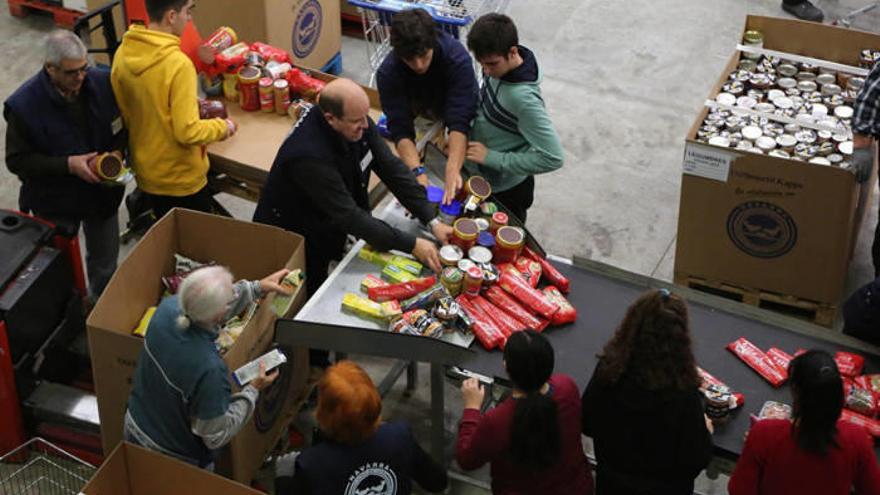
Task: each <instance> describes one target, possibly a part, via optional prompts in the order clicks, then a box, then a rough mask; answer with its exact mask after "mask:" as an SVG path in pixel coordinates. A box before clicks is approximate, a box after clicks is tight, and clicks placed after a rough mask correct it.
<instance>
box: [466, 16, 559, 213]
mask: <svg viewBox="0 0 880 495" xmlns="http://www.w3.org/2000/svg"><path fill="white" fill-rule="evenodd" d="M467 45H468V48H469V49H470V50H471V51H472V52H474V56H475V58H476V59H477V61H478V62H479V63H480V65H481V66H482V68H483V76H484V80H483V87H482V88H481V90H480V104H479V107H478V108H477V117H476V119H474V123H473V126H472V127H471V134H470V143H469V144H468V149H467V155H466V157H467V162H466V163H465V169H466V170H467V172H468V173H469V174H471V175H482V176H483V177H485V178H486V180H488V181H489V183H490V184H492V192H493V193H494V194H495V198H496V199H497V200H498V201H500V202H501V203H502V204H503V205H504V206H505V207H507V209H508V210H509V211H510V212H511V213H513V214H514V215H516V216H517V217H518V218H519V219H520V220H521V221H522V222H523V223H525V221H526V212H527V210H528V209H529V207H530V206H532V202H533V200H534V192H535V178H534V176H535V174H543V173H546V172H551V171H553V170H556V169H558V168H559V167H561V166H562V159H563V151H562V144H560V142H559V136H558V135H557V134H556V131H555V130H554V129H553V123H552V122H551V121H550V117H549V116H548V115H547V109H546V108H544V100H543V99H542V98H541V88H540V83H541V72H540V70H539V69H538V62H537V61H536V60H535V55H534V54H533V53H532V51H531V50H529V49H528V48H526V47H524V46H522V45H520V44H519V39H518V37H517V33H516V26H515V25H514V24H513V21H512V20H511V19H510V18H509V17H507V16H506V15H502V14H494V13H493V14H487V15H484V16H482V17H480V18H479V19H477V21H476V22H475V23H474V25H473V26H472V27H471V30H470V32H469V33H468V37H467Z"/></svg>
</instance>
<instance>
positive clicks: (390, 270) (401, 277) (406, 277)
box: [382, 263, 419, 284]
mask: <svg viewBox="0 0 880 495" xmlns="http://www.w3.org/2000/svg"><path fill="white" fill-rule="evenodd" d="M382 276H383V277H385V280H387V281H389V282H391V283H392V284H402V283H405V282H412V281H413V280H416V279H417V278H419V277H417V276H415V275H413V274H412V273H410V272H408V271H406V270H404V269H403V268H401V267H399V266H397V265H392V264H391V263H388V264H387V265H385V268H383V269H382Z"/></svg>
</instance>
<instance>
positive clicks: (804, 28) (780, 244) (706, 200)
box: [675, 16, 880, 305]
mask: <svg viewBox="0 0 880 495" xmlns="http://www.w3.org/2000/svg"><path fill="white" fill-rule="evenodd" d="M745 29H746V30H751V29H756V30H758V31H761V32H762V33H763V34H764V47H765V48H767V49H771V50H777V51H781V52H787V53H793V54H799V55H804V56H808V57H813V58H818V59H823V60H827V61H833V62H839V63H843V64H847V65H853V66H858V56H859V52H860V50H862V49H864V48H874V49H880V36H877V35H874V34H869V33H863V32H858V31H853V30H849V29H841V28H836V27H832V26H828V25H822V24H818V23H811V22H802V21H793V20H787V19H776V18H770V17H757V16H749V17H748V18H747V21H746V27H745ZM738 60H739V54H738V53H735V54H734V55H733V57H731V59H730V61H729V63H728V64H727V67H725V69H724V72H723V73H722V75H721V77H720V78H719V80H718V82H717V84H716V85H715V87H714V89H713V92H712V94H711V95H710V97H709V99H714V97H715V95H717V94H718V92H719V91H720V89H721V86H722V85H723V84H724V83H725V82H726V81H727V78H728V74H729V73H730V72H731V71H733V70H734V69H735V68H736V66H737V63H738ZM707 113H708V109H706V108H704V109H703V111H702V112H701V113H700V115H699V116H698V117H697V119H696V121H695V122H694V124H693V126H692V127H691V129H690V132H689V133H688V136H687V139H686V141H687V142H686V146H685V167H686V168H687V167H688V162H689V161H690V163H691V164H693V163H694V162H693V161H692V159H693V158H694V157H700V158H701V161H702V163H708V164H711V166H709V167H708V168H705V169H702V172H700V173H702V174H703V176H699V174H698V175H694V174H693V173H685V174H683V175H682V185H681V200H680V206H679V219H678V239H677V245H676V255H675V281H676V282H677V283H680V284H686V283H687V281H688V279H689V278H690V277H697V278H701V279H705V280H708V281H712V282H721V283H724V284H729V285H732V286H736V287H740V288H745V289H749V290H758V291H767V292H770V293H775V294H781V295H785V296H794V297H796V298H799V299H802V300H805V301H811V302H816V303H823V304H830V305H836V304H837V303H838V301H839V299H840V296H841V293H842V291H843V287H844V281H845V278H846V273H847V268H848V266H849V260H850V258H851V257H852V254H853V251H854V248H855V244H856V238H857V235H858V232H859V229H860V226H861V221H862V217H863V215H864V209H865V206H866V204H867V205H870V204H871V202H870V197H871V194H872V191H873V188H874V184H876V177H872V178H871V179H869V180H868V181H867V182H866V183H865V184H863V185H860V184H858V183H856V181H855V178H854V176H853V174H852V173H851V172H849V171H847V170H842V169H840V168H836V167H831V166H824V165H815V164H809V163H805V162H797V161H793V160H786V159H780V158H774V157H769V156H766V155H755V154H751V153H746V152H741V151H736V150H733V149H731V148H718V147H715V146H709V145H708V144H704V143H699V142H697V141H696V139H695V138H696V132H697V130H698V129H699V127H700V126H701V125H702V123H703V121H704V119H705V117H706V115H707ZM728 161H729V172H728V173H727V174H723V173H721V174H720V175H719V176H715V177H714V178H710V176H713V175H715V172H717V171H718V170H722V171H723V170H724V166H723V164H724V163H728ZM718 164H721V166H720V167H714V165H718ZM713 168H717V169H718V170H715V171H713V170H711V169H713ZM876 170H877V167H876V164H875V166H874V174H876ZM706 172H708V173H706Z"/></svg>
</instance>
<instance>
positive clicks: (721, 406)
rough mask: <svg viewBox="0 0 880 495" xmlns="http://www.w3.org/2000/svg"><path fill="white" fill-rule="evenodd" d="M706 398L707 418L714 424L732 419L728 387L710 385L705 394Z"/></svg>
mask: <svg viewBox="0 0 880 495" xmlns="http://www.w3.org/2000/svg"><path fill="white" fill-rule="evenodd" d="M703 394H704V395H705V396H706V416H708V417H709V419H711V420H712V422H713V423H724V422H726V421H727V419H728V418H729V417H730V399H731V395H730V390H729V389H728V388H727V387H721V386H718V385H709V386H708V387H706V390H705V392H704V393H703Z"/></svg>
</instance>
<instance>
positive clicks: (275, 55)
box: [251, 41, 290, 64]
mask: <svg viewBox="0 0 880 495" xmlns="http://www.w3.org/2000/svg"><path fill="white" fill-rule="evenodd" d="M251 51H253V52H257V53H259V54H260V56H261V57H263V60H265V61H266V62H268V61H270V60H274V61H276V62H278V63H279V64H283V63H285V62H286V63H290V55H288V54H287V52H286V51H284V50H282V49H281V48H275V47H274V46H272V45H267V44H265V43H260V42H259V41H255V42H254V43H251Z"/></svg>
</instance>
